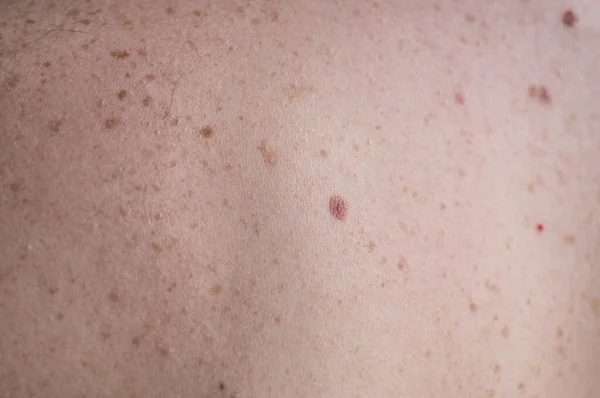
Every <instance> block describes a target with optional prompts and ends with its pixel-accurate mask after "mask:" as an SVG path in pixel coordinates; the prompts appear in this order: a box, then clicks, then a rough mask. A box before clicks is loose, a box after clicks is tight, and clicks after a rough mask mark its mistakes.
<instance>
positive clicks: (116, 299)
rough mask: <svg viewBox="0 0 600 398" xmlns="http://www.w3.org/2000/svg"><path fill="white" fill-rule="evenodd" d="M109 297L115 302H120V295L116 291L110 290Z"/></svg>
mask: <svg viewBox="0 0 600 398" xmlns="http://www.w3.org/2000/svg"><path fill="white" fill-rule="evenodd" d="M108 298H109V300H110V301H111V302H113V303H118V302H119V295H118V294H117V293H116V292H114V291H112V292H110V294H109V295H108Z"/></svg>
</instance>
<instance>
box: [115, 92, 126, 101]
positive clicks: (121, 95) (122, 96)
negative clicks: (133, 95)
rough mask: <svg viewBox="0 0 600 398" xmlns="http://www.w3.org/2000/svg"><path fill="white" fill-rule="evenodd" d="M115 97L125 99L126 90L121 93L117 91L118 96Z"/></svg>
mask: <svg viewBox="0 0 600 398" xmlns="http://www.w3.org/2000/svg"><path fill="white" fill-rule="evenodd" d="M117 97H119V99H120V100H122V99H124V98H125V97H127V90H121V91H119V94H117Z"/></svg>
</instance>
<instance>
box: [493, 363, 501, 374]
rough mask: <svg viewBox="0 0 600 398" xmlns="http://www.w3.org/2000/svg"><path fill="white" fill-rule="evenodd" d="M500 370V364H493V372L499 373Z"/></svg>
mask: <svg viewBox="0 0 600 398" xmlns="http://www.w3.org/2000/svg"><path fill="white" fill-rule="evenodd" d="M500 372H502V366H500V365H499V364H496V365H494V373H495V374H500Z"/></svg>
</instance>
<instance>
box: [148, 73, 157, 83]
mask: <svg viewBox="0 0 600 398" xmlns="http://www.w3.org/2000/svg"><path fill="white" fill-rule="evenodd" d="M154 79H156V76H154V74H152V73H148V74H147V75H146V80H148V81H149V82H151V81H152V80H154Z"/></svg>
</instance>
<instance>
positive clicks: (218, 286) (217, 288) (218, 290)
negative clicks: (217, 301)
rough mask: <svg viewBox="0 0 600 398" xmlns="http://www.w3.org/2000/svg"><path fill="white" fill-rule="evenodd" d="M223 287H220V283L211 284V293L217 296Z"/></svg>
mask: <svg viewBox="0 0 600 398" xmlns="http://www.w3.org/2000/svg"><path fill="white" fill-rule="evenodd" d="M222 290H223V289H222V288H221V285H215V286H213V287H212V288H211V289H210V291H211V292H212V294H214V295H215V296H218V295H219V294H221V291H222Z"/></svg>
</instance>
